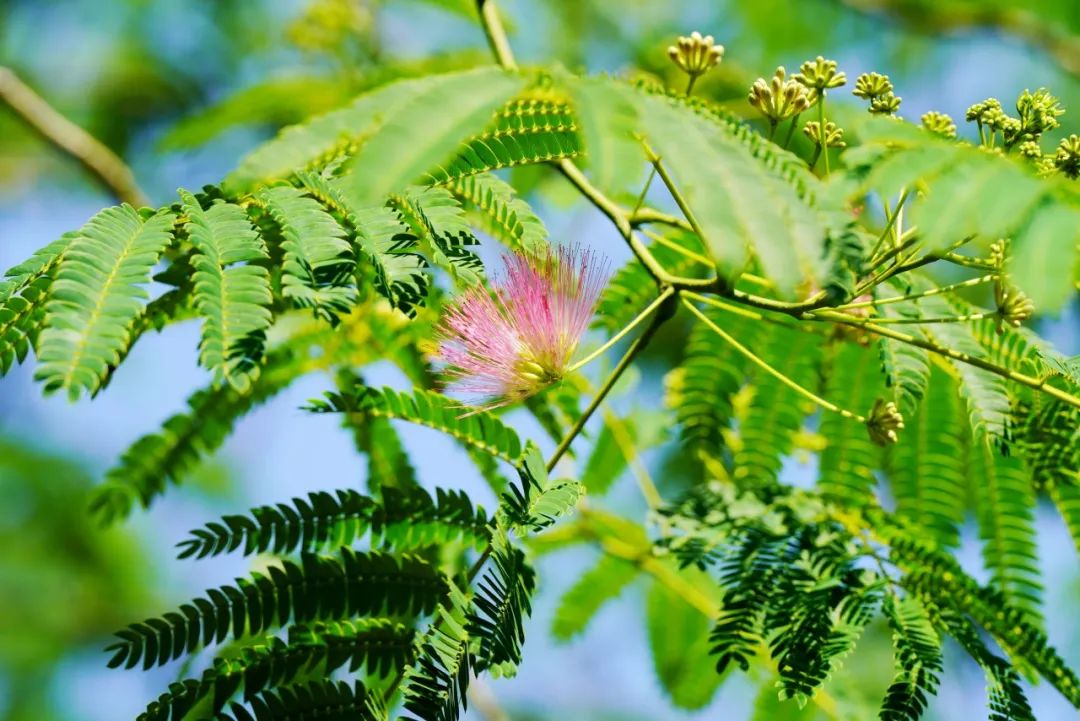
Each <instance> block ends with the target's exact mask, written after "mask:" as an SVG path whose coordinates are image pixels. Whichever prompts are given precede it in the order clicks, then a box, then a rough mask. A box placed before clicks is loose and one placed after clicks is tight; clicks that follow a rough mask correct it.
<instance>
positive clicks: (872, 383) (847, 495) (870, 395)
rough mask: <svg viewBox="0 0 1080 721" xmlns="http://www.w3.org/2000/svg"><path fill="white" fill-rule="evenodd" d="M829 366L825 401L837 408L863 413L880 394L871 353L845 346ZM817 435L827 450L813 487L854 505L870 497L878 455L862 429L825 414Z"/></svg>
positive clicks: (880, 383)
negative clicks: (816, 486) (816, 484)
mask: <svg viewBox="0 0 1080 721" xmlns="http://www.w3.org/2000/svg"><path fill="white" fill-rule="evenodd" d="M831 361H832V364H833V368H832V372H831V373H830V374H829V382H828V384H827V385H826V389H825V390H826V395H827V397H829V398H831V399H832V402H834V403H836V404H838V405H839V406H840V407H841V408H849V409H852V410H853V412H855V413H863V414H865V413H869V412H870V409H871V408H872V407H873V405H874V401H875V400H877V399H878V398H881V397H883V396H884V392H885V389H884V387H883V385H884V384H883V383H882V376H881V371H880V369H879V366H878V357H877V354H875V353H874V351H873V350H871V349H869V348H863V347H861V346H859V345H858V344H852V343H848V344H844V345H842V346H840V347H839V348H838V349H837V352H836V355H835V356H834V357H833V358H832V359H831ZM820 431H821V433H822V434H823V435H824V436H825V437H826V438H827V439H828V443H829V445H828V446H826V448H825V450H824V451H823V452H822V453H821V467H820V469H819V470H818V487H819V488H820V489H821V490H822V492H823V493H825V494H827V495H829V496H837V497H842V498H844V499H845V501H844V502H845V503H852V504H854V505H859V504H860V503H863V502H866V501H868V500H870V499H871V498H873V496H874V487H875V486H876V485H877V479H876V478H875V477H874V471H875V469H877V467H878V466H879V465H880V456H881V450H880V448H879V447H878V446H877V445H875V444H874V443H873V441H871V439H870V434H869V433H868V432H867V430H866V428H865V427H863V426H861V424H859V423H854V422H852V421H851V419H849V418H844V417H843V416H841V415H840V414H838V413H825V414H823V415H822V418H821V425H820Z"/></svg>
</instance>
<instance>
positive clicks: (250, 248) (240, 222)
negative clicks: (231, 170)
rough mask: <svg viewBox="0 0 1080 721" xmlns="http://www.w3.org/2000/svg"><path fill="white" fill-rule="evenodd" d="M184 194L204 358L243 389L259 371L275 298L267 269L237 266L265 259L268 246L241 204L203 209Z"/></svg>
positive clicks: (201, 349)
mask: <svg viewBox="0 0 1080 721" xmlns="http://www.w3.org/2000/svg"><path fill="white" fill-rule="evenodd" d="M180 198H181V200H183V209H184V213H185V214H186V215H187V218H188V222H187V232H188V239H189V240H190V241H191V244H192V246H193V247H194V248H195V254H194V256H193V258H192V261H191V264H192V267H193V268H194V269H195V275H194V289H193V292H194V296H195V305H196V307H197V308H198V311H199V315H201V316H202V317H203V319H204V320H203V332H202V341H201V343H200V344H199V350H200V360H201V361H202V364H203V365H205V366H206V367H207V368H209V369H211V370H212V371H214V374H215V377H216V378H217V379H220V380H225V381H228V382H229V383H231V384H233V385H234V386H236V387H237V388H238V389H240V390H245V389H246V388H247V387H248V386H249V385H250V383H251V375H252V374H253V373H257V371H258V362H259V360H260V358H261V356H262V353H263V345H264V344H265V338H266V329H267V328H268V327H269V326H270V322H271V313H270V309H269V305H270V302H271V300H272V296H271V293H270V275H269V273H268V272H267V271H266V269H265V268H262V267H260V266H257V265H236V264H237V263H240V262H245V263H246V262H249V261H254V260H261V259H264V258H266V257H267V255H266V249H265V247H263V244H262V240H261V239H260V238H259V236H258V235H257V234H256V233H255V231H254V230H253V229H252V227H251V224H250V223H249V222H248V220H247V216H246V215H245V214H244V211H243V209H242V208H240V207H238V206H235V205H229V204H226V203H215V204H214V205H213V206H211V208H210V210H208V211H204V210H203V209H202V206H201V205H199V202H198V200H196V199H195V196H193V195H192V194H191V193H188V192H186V191H180Z"/></svg>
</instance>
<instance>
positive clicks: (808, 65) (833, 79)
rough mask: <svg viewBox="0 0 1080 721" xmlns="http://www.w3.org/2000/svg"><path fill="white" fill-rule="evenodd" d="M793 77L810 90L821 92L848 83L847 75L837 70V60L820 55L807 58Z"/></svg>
mask: <svg viewBox="0 0 1080 721" xmlns="http://www.w3.org/2000/svg"><path fill="white" fill-rule="evenodd" d="M792 79H793V80H795V81H796V82H799V83H801V84H802V85H803V86H804V87H806V88H807V89H808V90H813V91H815V96H816V94H817V93H821V92H823V91H825V90H830V89H832V88H839V87H840V86H842V85H845V84H846V83H847V75H846V74H845V73H842V72H839V71H837V68H836V61H835V60H826V59H825V58H823V57H822V56H820V55H818V56H817V58H815V59H814V60H807V61H806V62H805V63H803V64H802V65H801V66H800V67H799V72H798V73H797V74H795V75H794V76H792Z"/></svg>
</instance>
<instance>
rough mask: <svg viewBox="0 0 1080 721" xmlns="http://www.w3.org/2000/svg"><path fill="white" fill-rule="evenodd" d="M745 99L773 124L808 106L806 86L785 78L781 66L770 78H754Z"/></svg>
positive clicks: (796, 113)
mask: <svg viewBox="0 0 1080 721" xmlns="http://www.w3.org/2000/svg"><path fill="white" fill-rule="evenodd" d="M747 99H748V100H749V101H750V105H752V106H753V107H754V108H756V109H757V111H758V112H759V113H761V114H762V115H763V116H765V118H766V119H768V121H769V122H770V123H771V124H773V125H775V124H776V123H779V122H780V121H782V120H786V119H788V118H790V117H792V116H793V115H798V114H799V113H801V112H803V111H804V110H806V109H807V108H809V107H810V99H809V98H808V97H807V94H806V88H805V87H803V86H802V85H800V84H799V83H798V82H796V81H795V80H791V79H787V78H786V72H785V70H784V68H783V66H781V67H778V68H777V69H776V72H775V73H774V74H773V77H772V79H771V80H769V81H766V80H765V78H758V79H757V80H755V81H754V85H753V86H752V87H751V88H750V95H749V97H748V98H747Z"/></svg>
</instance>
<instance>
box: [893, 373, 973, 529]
mask: <svg viewBox="0 0 1080 721" xmlns="http://www.w3.org/2000/svg"><path fill="white" fill-rule="evenodd" d="M928 380H929V383H928V386H927V391H926V398H925V400H924V401H923V402H922V404H921V405H920V406H919V409H918V411H917V412H916V413H915V415H914V417H910V416H909V417H907V420H906V421H905V426H906V427H905V428H904V433H903V435H902V436H901V437H900V442H899V443H897V444H896V445H895V446H893V447H892V448H890V449H889V451H888V460H887V463H886V468H887V472H888V477H889V488H890V489H891V490H892V493H893V495H894V496H895V498H896V512H897V514H898V515H900V516H902V517H904V518H907V519H909V520H911V522H912V523H913V524H915V525H916V526H917V527H919V528H921V529H923V531H924V532H925V533H927V534H928V535H929V537H930V538H932V539H933V540H934V541H936V542H937V543H938V544H940V545H941V546H942V547H943V548H951V547H955V546H957V545H959V543H960V532H959V528H960V526H961V525H962V524H963V522H964V512H965V505H966V504H965V500H966V496H967V485H968V484H967V482H966V480H967V469H966V466H965V464H964V463H963V461H962V460H961V459H962V458H963V454H962V453H961V452H960V451H961V450H962V449H964V448H965V447H966V444H967V438H966V436H965V434H964V433H963V425H962V424H963V415H962V412H963V411H962V409H961V406H960V403H961V401H960V398H959V395H958V394H957V393H956V391H955V385H954V383H953V381H952V379H951V378H949V377H948V376H947V375H946V374H945V373H944V372H943V371H940V370H934V371H933V373H932V374H931V375H930V376H929V378H928Z"/></svg>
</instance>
